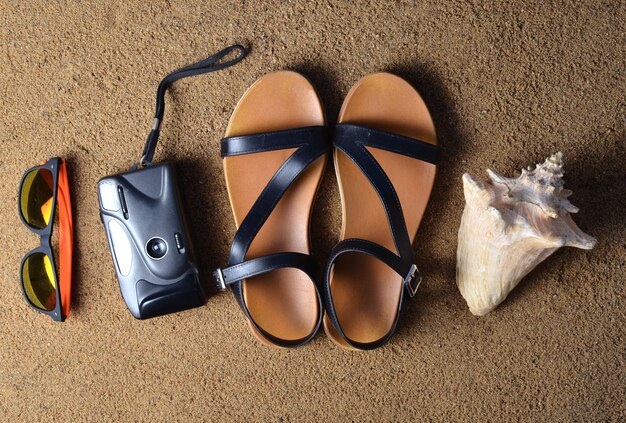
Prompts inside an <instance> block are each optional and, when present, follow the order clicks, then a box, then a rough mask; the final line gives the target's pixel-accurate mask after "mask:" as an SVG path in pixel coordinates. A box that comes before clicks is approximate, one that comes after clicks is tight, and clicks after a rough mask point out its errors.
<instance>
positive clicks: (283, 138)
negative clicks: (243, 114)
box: [221, 126, 328, 157]
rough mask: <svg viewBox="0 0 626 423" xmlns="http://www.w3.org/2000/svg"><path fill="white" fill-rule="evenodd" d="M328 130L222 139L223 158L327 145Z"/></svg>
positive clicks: (282, 132) (296, 129) (285, 131)
mask: <svg viewBox="0 0 626 423" xmlns="http://www.w3.org/2000/svg"><path fill="white" fill-rule="evenodd" d="M327 140H328V128H327V127H325V126H307V127H304V128H294V129H286V130H284V131H272V132H263V133H260V134H251V135H242V136H236V137H228V138H224V139H222V145H221V147H222V148H221V154H222V157H230V156H238V155H241V154H253V153H261V152H265V151H275V150H285V149H288V148H297V147H302V146H303V145H305V144H312V143H317V144H327V143H328V141H327Z"/></svg>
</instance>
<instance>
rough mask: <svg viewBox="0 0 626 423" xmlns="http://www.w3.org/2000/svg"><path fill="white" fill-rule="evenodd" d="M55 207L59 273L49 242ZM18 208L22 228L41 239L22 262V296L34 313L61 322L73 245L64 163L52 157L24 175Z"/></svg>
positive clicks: (67, 301) (66, 303)
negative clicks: (57, 212) (57, 224)
mask: <svg viewBox="0 0 626 423" xmlns="http://www.w3.org/2000/svg"><path fill="white" fill-rule="evenodd" d="M57 206H58V211H59V214H58V223H59V248H58V257H59V267H58V269H59V271H60V272H59V273H57V266H56V265H55V260H54V257H55V256H54V254H53V249H52V243H51V241H52V229H53V226H54V221H55V216H56V210H57ZM18 209H19V214H20V218H21V219H22V222H23V223H24V225H26V226H27V227H28V228H29V229H30V230H31V231H33V232H35V233H36V234H37V235H39V237H40V238H41V245H40V246H39V247H37V248H35V249H33V250H31V251H30V252H29V253H28V254H26V255H25V256H24V258H23V259H22V265H21V267H20V281H21V286H22V293H23V294H24V298H26V301H27V302H28V304H29V305H30V306H31V307H33V308H34V309H35V310H37V311H40V312H42V313H44V314H47V315H48V316H50V317H52V319H53V320H55V321H57V322H62V321H64V320H65V319H66V318H67V316H68V315H69V311H70V291H71V286H72V245H73V238H72V236H73V230H72V206H71V202H70V191H69V184H68V178H67V168H66V165H65V160H63V159H60V158H57V157H55V158H53V159H50V160H49V161H48V162H45V163H42V164H41V165H39V166H35V167H33V168H31V169H29V170H27V171H26V173H24V176H23V177H22V182H21V183H20V190H19V195H18Z"/></svg>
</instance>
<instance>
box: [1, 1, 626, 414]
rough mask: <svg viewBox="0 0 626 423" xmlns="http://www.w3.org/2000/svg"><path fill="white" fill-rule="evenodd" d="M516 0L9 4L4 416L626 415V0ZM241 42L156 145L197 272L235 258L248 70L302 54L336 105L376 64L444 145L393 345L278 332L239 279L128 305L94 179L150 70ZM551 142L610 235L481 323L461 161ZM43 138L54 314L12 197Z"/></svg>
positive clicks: (479, 161) (324, 222) (594, 221)
mask: <svg viewBox="0 0 626 423" xmlns="http://www.w3.org/2000/svg"><path fill="white" fill-rule="evenodd" d="M497 3H504V2H497ZM512 3H516V2H512ZM517 3H518V4H516V5H512V4H511V5H506V6H505V5H502V4H501V5H499V6H496V5H494V4H489V3H488V2H459V1H454V2H440V1H429V2H417V4H413V2H407V1H396V2H389V3H382V2H380V3H377V2H351V3H348V2H345V3H329V2H321V1H320V2H284V3H283V2H261V1H238V2H222V1H219V2H218V1H215V2H187V3H184V2H169V1H168V2H160V1H158V2H157V1H155V2H130V1H112V2H71V1H66V0H58V1H42V2H36V1H19V2H17V1H15V2H14V1H8V0H4V1H3V2H2V5H1V10H0V28H1V30H0V34H1V36H2V43H1V47H2V51H1V53H0V57H1V62H0V72H1V74H0V95H1V98H2V100H1V106H0V116H2V117H1V118H0V139H1V140H2V141H1V143H0V213H1V216H2V219H0V245H2V249H3V252H2V256H1V258H0V275H1V279H0V283H1V288H2V299H1V301H0V340H1V345H0V420H1V421H116V420H122V421H170V420H179V421H189V420H206V421H232V420H244V419H247V420H253V421H316V420H317V421H392V420H393V421H400V420H405V421H408V420H414V421H427V420H428V421H568V422H569V421H619V420H621V421H624V419H626V408H625V407H626V406H625V405H624V402H625V399H626V387H625V384H626V366H625V361H626V342H625V341H626V318H625V311H626V299H625V288H624V282H625V281H626V278H625V277H624V267H625V266H626V263H625V256H626V254H625V253H626V243H625V241H624V237H625V235H626V232H625V231H624V215H625V212H626V207H625V198H626V181H625V171H624V169H625V166H626V153H625V152H624V142H625V141H626V132H625V130H624V123H625V117H626V96H625V92H626V91H625V90H626V79H625V75H624V70H625V57H626V54H625V53H626V47H625V46H626V39H625V38H626V37H625V29H626V26H625V22H626V13H625V7H624V2H621V1H602V2H601V1H587V2H575V1H558V2H557V1H555V2H547V1H536V2H524V3H523V2H517ZM237 41H239V42H243V43H246V44H247V45H249V46H251V47H252V51H251V54H250V56H249V58H247V59H246V60H245V61H244V62H243V63H242V64H241V65H238V66H237V67H236V68H231V69H229V70H227V71H223V72H220V73H218V74H212V75H208V76H203V77H199V78H194V79H191V80H185V81H182V82H180V83H177V84H176V85H175V87H174V89H173V91H172V92H171V95H168V97H167V101H168V107H167V113H166V120H165V124H164V128H163V135H162V138H161V144H160V146H159V149H158V152H157V159H160V160H164V159H173V160H177V161H179V162H181V163H182V164H183V170H182V174H183V178H184V181H185V185H186V187H185V188H186V190H187V197H188V203H189V206H190V207H189V210H190V214H191V223H192V224H193V227H194V228H195V232H196V235H197V248H198V250H199V251H200V252H201V254H200V260H201V266H202V268H203V270H205V271H208V270H210V269H212V268H214V267H215V266H217V265H220V264H223V263H225V261H226V257H227V252H228V246H229V242H230V240H231V238H232V236H233V234H234V230H235V228H234V224H233V222H232V218H231V214H230V210H229V206H228V202H227V195H226V189H225V184H224V180H223V176H222V173H221V162H220V159H219V153H218V141H219V139H220V137H221V136H222V134H223V132H224V130H225V125H226V123H227V120H228V118H229V115H230V112H231V111H232V109H233V107H234V106H235V104H236V102H237V100H238V98H239V97H240V96H241V94H242V93H243V92H244V91H245V89H246V88H247V87H248V86H249V85H250V84H251V83H252V82H253V81H254V80H255V79H257V78H258V77H260V76H261V75H263V74H265V73H267V72H270V71H273V70H277V69H292V70H297V71H300V72H302V73H303V74H305V75H306V76H308V77H309V78H310V79H311V81H312V82H313V83H314V84H315V85H316V86H317V88H318V89H319V92H320V95H321V98H322V100H323V102H324V103H325V105H326V110H327V112H328V117H329V120H330V121H331V122H334V121H335V119H336V115H337V113H338V111H339V108H340V105H341V101H342V99H343V97H344V96H345V94H346V93H347V91H348V89H349V88H350V86H351V85H352V84H353V83H354V82H356V81H357V80H358V79H359V78H360V77H361V76H363V75H365V74H368V73H370V72H375V71H380V70H387V71H391V72H394V73H397V74H399V75H401V76H403V77H405V78H406V79H408V80H409V81H410V82H411V83H412V84H413V85H414V86H415V87H416V88H417V89H418V90H419V91H420V92H421V94H422V95H423V97H424V98H425V100H426V102H427V104H428V105H429V107H430V108H431V110H432V114H433V117H434V120H435V124H436V127H437V130H438V134H439V140H440V143H441V145H442V146H443V148H444V156H443V160H442V162H441V166H440V169H441V170H440V173H439V175H438V179H437V183H436V189H435V193H434V195H433V197H432V200H431V203H430V206H429V209H428V211H427V215H426V217H425V220H424V222H423V224H422V226H421V229H420V231H419V234H418V239H417V241H416V243H415V248H416V252H417V256H418V264H419V266H420V268H421V270H422V272H423V274H424V275H425V282H424V284H423V287H422V288H421V291H420V293H419V295H418V297H417V298H416V300H415V301H413V302H412V303H411V304H410V305H409V306H408V309H407V310H406V314H405V315H404V319H403V323H402V326H401V328H400V330H399V332H398V333H397V335H396V337H395V338H394V339H393V341H392V342H391V343H390V344H389V345H388V346H386V347H385V348H382V349H380V350H377V351H374V352H369V353H352V352H344V351H341V350H339V349H337V348H336V347H335V346H334V345H333V344H331V343H330V342H329V340H328V339H327V338H326V336H325V335H324V334H320V335H319V336H318V337H317V338H316V339H315V340H314V342H312V343H311V344H309V345H308V346H306V347H304V348H301V349H298V350H295V351H280V350H273V349H268V348H266V347H264V346H262V345H261V344H260V343H259V342H257V341H256V340H255V339H254V338H253V337H252V335H251V334H250V333H249V332H248V329H247V327H246V325H245V324H244V318H243V315H242V313H241V311H240V310H239V308H238V306H237V305H236V303H235V301H234V299H233V298H232V296H231V295H230V294H222V295H217V296H214V297H212V298H211V299H210V300H209V302H208V304H207V306H205V307H202V308H199V309H195V310H191V311H187V312H184V313H179V314H176V315H170V316H166V317H161V318H157V319H153V320H149V321H136V320H134V319H133V318H132V317H131V315H130V314H129V313H128V311H127V310H126V308H125V305H124V302H123V301H122V299H121V296H120V294H119V291H118V286H117V281H116V279H115V275H114V270H113V266H112V263H111V258H110V255H109V250H108V247H107V244H106V239H105V236H104V231H103V228H102V227H101V224H100V221H99V218H98V202H97V196H96V183H97V181H98V179H99V178H100V177H102V176H105V175H108V174H111V173H116V172H119V171H123V170H125V169H127V168H128V167H129V166H130V164H131V163H132V162H133V161H136V160H137V158H138V156H139V153H140V151H141V148H142V146H143V142H144V140H145V136H146V135H147V132H148V128H149V126H150V124H151V121H152V115H153V107H154V91H155V89H156V86H157V83H158V82H159V80H160V79H161V77H162V76H164V75H165V74H166V73H167V72H169V71H171V70H173V69H175V68H177V67H179V66H182V65H185V64H188V63H190V62H192V61H195V60H199V59H201V58H204V57H206V56H207V55H208V54H209V53H213V52H215V51H217V50H219V49H221V48H222V47H224V46H226V45H228V44H230V43H233V42H237ZM559 150H561V151H563V152H564V154H565V161H566V187H568V188H570V189H572V190H573V191H574V195H573V197H572V202H573V203H574V204H575V205H577V206H579V207H580V209H581V212H580V213H579V214H578V215H577V216H575V220H576V221H577V222H578V224H579V225H580V226H581V228H583V229H584V230H585V231H587V232H589V233H590V234H592V235H593V236H595V237H597V238H598V239H599V240H600V242H599V244H598V245H597V247H596V248H595V249H594V250H592V251H590V252H585V251H581V250H575V249H562V250H561V251H559V252H557V253H556V254H554V256H552V257H550V259H548V260H547V261H546V262H544V263H543V264H541V265H540V266H539V267H538V268H537V269H536V270H535V271H534V272H532V274H530V275H529V276H528V277H527V278H526V279H525V280H524V281H523V282H522V283H521V284H520V286H519V287H518V288H517V289H516V290H515V291H514V292H513V293H512V295H510V297H509V299H508V300H507V301H506V302H505V303H504V304H503V305H502V306H501V307H500V308H498V309H497V311H495V312H494V313H492V314H490V315H488V316H486V317H483V318H476V317H473V316H472V315H471V314H470V313H469V311H468V310H467V308H466V306H465V303H464V301H463V299H462V298H461V296H460V294H459V293H458V291H457V288H456V286H455V249H456V233H457V228H458V224H459V221H460V217H461V213H462V209H463V204H464V200H463V195H462V186H461V175H462V173H463V172H472V173H473V174H474V175H480V176H485V173H484V169H485V168H487V167H491V168H493V169H494V170H496V171H498V172H501V173H503V174H506V175H511V174H513V172H514V171H515V170H516V169H520V168H521V167H523V166H524V165H528V164H532V163H536V162H539V161H542V160H543V159H544V158H545V157H546V156H548V155H550V154H552V153H554V152H556V151H559ZM55 155H58V156H63V157H66V158H67V159H69V163H70V168H69V170H70V172H71V173H70V178H71V185H72V188H73V191H74V192H73V195H74V197H73V199H74V204H75V222H76V232H75V242H76V244H75V246H76V263H75V264H76V266H75V285H74V290H73V292H72V297H73V304H72V313H71V315H70V318H69V320H68V321H67V322H65V323H63V324H58V323H54V322H52V321H51V320H50V319H49V318H47V317H45V316H43V315H40V314H38V313H37V312H35V311H33V310H31V309H30V308H29V307H28V306H27V305H26V304H25V302H24V300H23V299H22V294H21V292H20V289H19V286H18V283H19V279H18V267H19V262H20V259H21V257H22V255H23V254H24V253H25V252H27V251H28V250H29V249H31V248H32V247H34V246H35V245H36V244H37V242H38V241H37V238H36V236H34V235H33V234H30V233H29V231H28V230H26V229H25V228H24V227H23V226H22V225H21V223H20V221H19V218H18V215H17V213H16V197H17V188H18V182H19V178H20V177H21V175H22V173H23V171H24V170H25V169H26V168H28V167H29V166H31V165H34V164H36V163H38V162H40V161H41V160H44V159H47V158H49V157H52V156H55ZM338 200H339V198H338V191H337V187H336V185H335V181H334V173H333V170H332V169H329V170H328V172H327V174H326V176H325V178H324V181H323V186H322V188H321V193H320V196H319V200H318V201H317V203H316V206H315V212H314V217H313V248H314V249H313V251H314V253H315V256H316V257H317V259H318V261H319V263H320V265H322V264H323V263H324V260H325V258H326V257H327V255H328V252H329V251H330V249H331V248H332V246H333V243H334V242H335V241H336V239H337V236H338V231H339V225H340V209H339V204H338Z"/></svg>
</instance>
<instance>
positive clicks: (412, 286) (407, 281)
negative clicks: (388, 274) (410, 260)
mask: <svg viewBox="0 0 626 423" xmlns="http://www.w3.org/2000/svg"><path fill="white" fill-rule="evenodd" d="M416 276H419V277H417V278H416ZM421 283H422V275H421V273H420V272H419V270H418V269H417V266H416V265H415V264H413V265H411V268H410V269H409V273H408V274H407V276H406V278H404V286H405V287H406V290H407V292H408V293H409V297H410V298H413V297H414V296H415V294H416V293H417V290H418V288H419V287H420V285H421Z"/></svg>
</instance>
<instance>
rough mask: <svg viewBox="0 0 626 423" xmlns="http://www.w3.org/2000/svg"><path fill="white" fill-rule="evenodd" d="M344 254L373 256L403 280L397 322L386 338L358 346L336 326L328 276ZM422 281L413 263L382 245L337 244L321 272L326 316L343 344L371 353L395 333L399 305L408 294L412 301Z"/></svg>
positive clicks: (362, 242) (358, 241)
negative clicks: (342, 339)
mask: <svg viewBox="0 0 626 423" xmlns="http://www.w3.org/2000/svg"><path fill="white" fill-rule="evenodd" d="M345 253H361V254H367V255H370V256H372V257H375V258H377V259H378V260H380V261H382V262H383V263H385V264H386V265H387V266H389V267H390V268H392V269H393V270H394V271H395V272H396V273H397V274H398V275H400V276H402V277H403V282H402V285H403V289H402V291H401V293H400V301H399V302H398V311H397V313H396V319H395V321H394V323H393V326H392V328H391V330H390V331H389V333H387V335H385V336H384V337H383V338H381V339H379V340H377V341H374V342H370V343H361V342H357V341H354V340H352V339H350V338H348V336H347V335H346V334H345V332H344V331H343V329H342V327H341V324H340V323H339V319H338V318H337V313H336V311H335V304H334V302H333V298H332V292H331V289H330V276H331V272H332V270H333V266H334V265H335V262H336V261H337V259H338V258H339V257H340V256H341V255H342V254H345ZM421 281H422V278H421V275H420V273H419V271H418V270H417V266H415V264H411V263H407V262H405V261H404V260H402V259H401V258H400V257H398V256H397V255H396V254H394V253H393V252H391V251H389V250H388V249H387V248H385V247H383V246H382V245H379V244H376V243H375V242H372V241H367V240H364V239H357V238H350V239H345V240H343V241H340V242H339V243H338V244H337V245H336V246H335V248H333V250H332V251H331V253H330V258H329V260H328V265H327V266H326V271H325V272H324V293H325V297H324V298H325V303H326V313H327V314H328V317H329V318H330V320H331V322H332V323H333V325H334V326H335V328H336V329H337V331H338V332H339V334H340V335H341V336H342V337H343V338H344V339H345V340H346V342H348V344H350V345H351V346H353V347H354V348H359V349H362V350H371V349H374V348H378V347H380V346H382V345H383V344H385V343H386V342H387V341H388V340H389V338H391V336H392V335H393V334H394V332H395V331H396V327H397V325H398V321H399V320H400V313H401V311H402V306H403V304H404V298H406V297H405V295H408V296H409V297H410V298H412V297H413V296H414V295H415V293H416V292H417V289H418V288H419V285H420V283H421ZM405 291H406V292H405Z"/></svg>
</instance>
